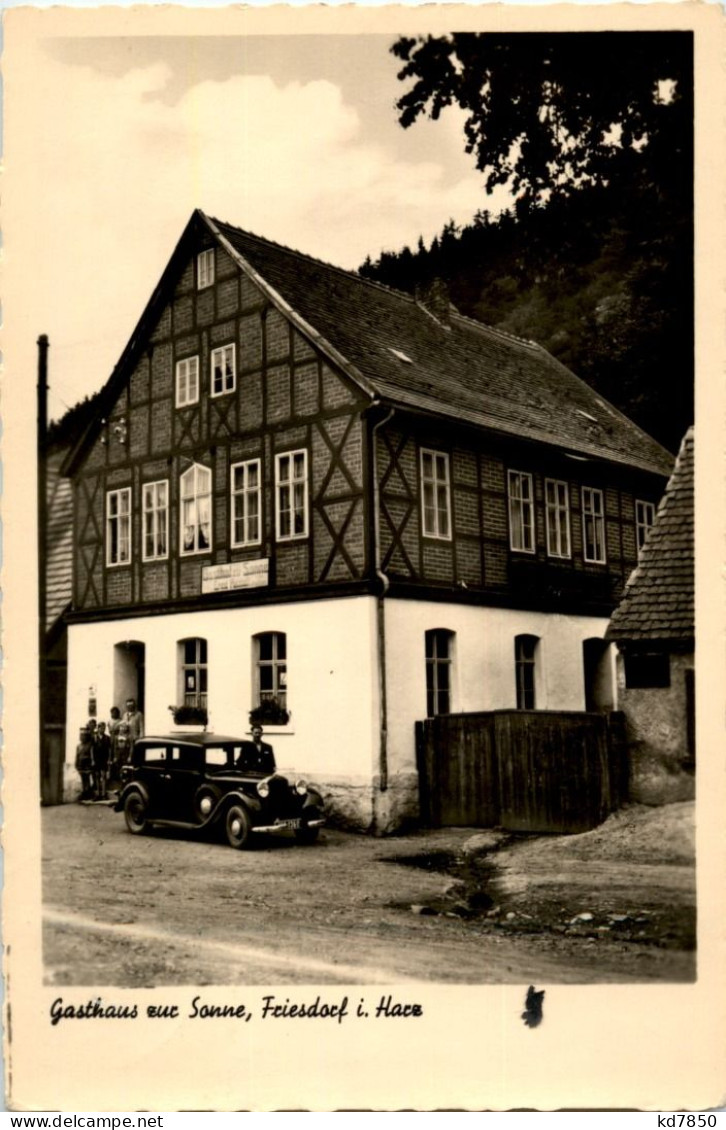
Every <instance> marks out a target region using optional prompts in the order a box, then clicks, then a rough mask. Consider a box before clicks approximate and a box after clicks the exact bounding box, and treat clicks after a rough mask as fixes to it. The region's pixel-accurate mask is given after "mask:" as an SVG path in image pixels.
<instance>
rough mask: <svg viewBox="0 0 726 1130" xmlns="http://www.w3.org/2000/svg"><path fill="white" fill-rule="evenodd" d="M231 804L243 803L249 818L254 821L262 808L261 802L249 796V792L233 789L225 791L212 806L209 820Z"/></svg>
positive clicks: (219, 814)
mask: <svg viewBox="0 0 726 1130" xmlns="http://www.w3.org/2000/svg"><path fill="white" fill-rule="evenodd" d="M231 804H241V805H243V806H244V807H245V808H246V809H247V811H248V812H249V814H250V819H251V820H252V821H255V820H256V819H257V817H258V816H259V813H260V811H261V809H262V804H261V803H260V801H259V800H258V799H257V797H254V796H250V795H249V793H245V792H242V791H241V790H240V791H237V790H235V791H233V792H231V793H225V794H224V796H223V797H221V798H220V801H219V803H218V804H217V805H216V807H215V808H214V811H213V812H211V813H210V815H209V821H211V820H214V819H216V818H217V817H218V816H221V815H222V813H223V812H226V811H227V809H228V808H229V806H230V805H231Z"/></svg>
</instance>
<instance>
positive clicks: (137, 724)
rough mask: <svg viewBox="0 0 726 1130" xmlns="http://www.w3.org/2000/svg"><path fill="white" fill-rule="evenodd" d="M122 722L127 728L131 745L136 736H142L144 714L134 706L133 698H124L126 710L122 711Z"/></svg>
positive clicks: (134, 700)
mask: <svg viewBox="0 0 726 1130" xmlns="http://www.w3.org/2000/svg"><path fill="white" fill-rule="evenodd" d="M122 721H123V722H125V723H126V725H127V726H128V728H129V738H130V741H131V745H132V746H133V744H134V742H135V741H136V739H137V738H143V736H144V716H143V714H142V713H141V711H140V710H139V709H138V708H137V706H136V699H135V698H127V699H126V712H125V713H124V716H123V719H122Z"/></svg>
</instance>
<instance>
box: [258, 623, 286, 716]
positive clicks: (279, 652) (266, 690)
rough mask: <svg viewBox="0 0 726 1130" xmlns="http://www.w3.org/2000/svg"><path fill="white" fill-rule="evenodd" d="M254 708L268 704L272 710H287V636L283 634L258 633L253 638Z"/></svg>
mask: <svg viewBox="0 0 726 1130" xmlns="http://www.w3.org/2000/svg"><path fill="white" fill-rule="evenodd" d="M252 642H253V646H254V661H255V678H256V686H255V688H254V698H255V702H254V705H255V706H262V705H263V703H268V704H269V707H268V709H269V710H270V712H271V714H272V712H273V711H274V709H275V708H276V709H278V710H279V711H280V712H282V711H284V710H287V636H286V635H285V633H284V632H260V633H259V635H256V636H254V637H253V640H252Z"/></svg>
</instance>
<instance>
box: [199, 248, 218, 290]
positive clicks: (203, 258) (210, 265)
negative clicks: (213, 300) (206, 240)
mask: <svg viewBox="0 0 726 1130" xmlns="http://www.w3.org/2000/svg"><path fill="white" fill-rule="evenodd" d="M213 282H214V248H213V247H210V248H209V250H208V251H201V252H200V253H199V255H197V290H204V288H205V287H207V286H211V285H212V283H213Z"/></svg>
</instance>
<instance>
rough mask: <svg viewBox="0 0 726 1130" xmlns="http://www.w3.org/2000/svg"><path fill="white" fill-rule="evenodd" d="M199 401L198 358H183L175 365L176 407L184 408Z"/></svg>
mask: <svg viewBox="0 0 726 1130" xmlns="http://www.w3.org/2000/svg"><path fill="white" fill-rule="evenodd" d="M198 400H199V358H198V357H185V358H183V360H181V361H177V363H176V406H177V408H185V407H186V406H187V405H188V404H196V403H197V401H198Z"/></svg>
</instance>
